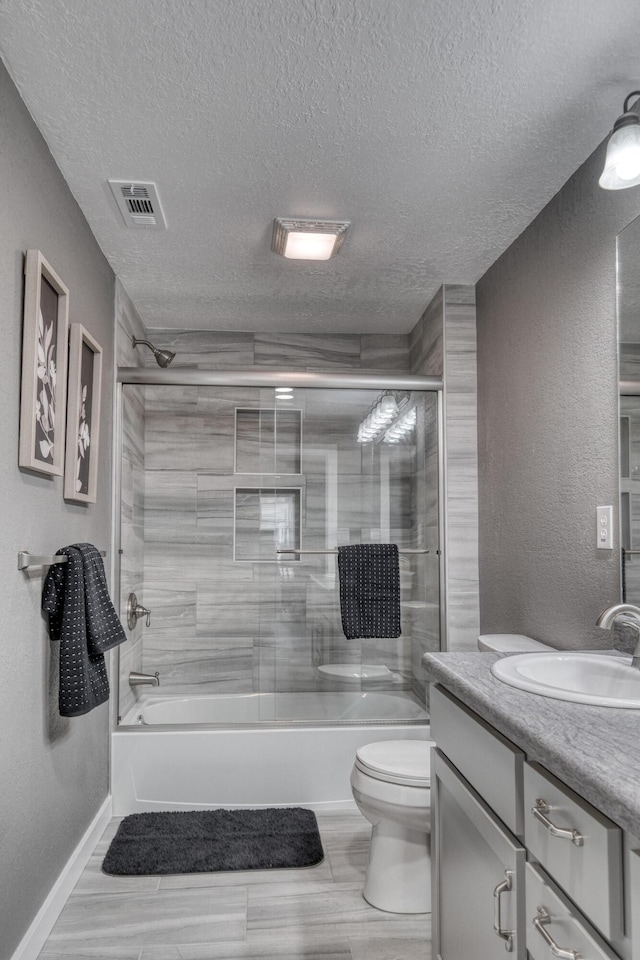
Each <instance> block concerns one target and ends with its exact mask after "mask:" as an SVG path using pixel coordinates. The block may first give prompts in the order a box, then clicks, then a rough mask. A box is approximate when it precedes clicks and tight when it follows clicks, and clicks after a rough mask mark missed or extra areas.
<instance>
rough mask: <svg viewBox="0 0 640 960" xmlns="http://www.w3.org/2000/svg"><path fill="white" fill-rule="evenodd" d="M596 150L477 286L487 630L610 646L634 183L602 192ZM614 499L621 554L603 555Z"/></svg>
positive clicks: (636, 204) (639, 202) (638, 209)
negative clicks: (602, 621) (623, 246)
mask: <svg viewBox="0 0 640 960" xmlns="http://www.w3.org/2000/svg"><path fill="white" fill-rule="evenodd" d="M603 162H604V147H603V146H601V147H600V148H598V150H596V151H595V153H594V154H593V155H592V156H591V157H590V158H589V159H588V160H587V162H586V163H585V164H584V165H583V166H582V167H580V169H579V170H578V171H577V172H576V173H575V174H574V176H573V177H572V178H571V179H570V180H569V181H568V182H567V183H566V185H565V186H564V187H563V188H562V190H561V191H560V192H559V193H558V194H557V195H556V196H555V197H554V198H553V200H551V202H550V203H549V204H548V205H547V206H546V207H545V209H544V210H543V211H542V212H541V213H540V215H539V216H538V217H537V218H536V220H534V221H533V223H532V224H531V225H530V226H529V227H528V228H527V229H526V230H525V231H524V233H523V234H522V235H521V236H520V237H518V239H517V240H516V241H515V242H514V243H513V244H512V245H511V247H509V249H508V250H507V251H506V252H505V253H504V254H503V255H502V257H500V259H499V260H498V261H497V262H496V263H495V264H494V265H493V267H491V269H490V270H489V271H488V272H487V273H486V274H485V276H484V277H483V278H482V280H481V281H480V282H479V284H478V287H477V318H478V421H479V461H480V571H481V580H480V614H481V627H482V631H483V632H484V633H491V632H494V631H495V632H503V631H507V632H511V631H513V632H517V633H524V634H528V635H530V636H532V637H535V638H536V639H540V640H543V641H545V642H548V643H550V644H552V645H554V646H556V647H563V648H564V647H566V648H580V647H605V646H610V637H609V636H608V635H607V634H605V633H603V632H602V631H601V630H599V629H598V628H597V627H595V626H594V623H595V620H596V617H597V615H598V613H599V612H600V611H601V610H602V608H603V607H604V606H605V605H606V604H608V603H611V602H613V601H616V600H618V599H619V597H620V577H619V551H618V546H619V538H618V531H617V506H616V505H617V503H618V470H617V420H618V393H617V356H616V235H617V234H618V233H619V231H620V230H622V229H623V228H624V227H625V226H626V225H627V224H628V223H629V222H630V221H631V220H633V219H634V218H635V217H636V216H637V215H638V214H640V190H639V189H638V188H635V189H630V190H625V191H619V192H608V191H605V190H601V189H600V187H599V186H598V182H597V181H598V177H599V175H600V172H601V170H602V165H603ZM600 504H613V505H614V513H615V515H616V539H615V546H616V549H615V550H614V551H605V550H596V548H595V528H596V524H595V510H596V506H597V505H600Z"/></svg>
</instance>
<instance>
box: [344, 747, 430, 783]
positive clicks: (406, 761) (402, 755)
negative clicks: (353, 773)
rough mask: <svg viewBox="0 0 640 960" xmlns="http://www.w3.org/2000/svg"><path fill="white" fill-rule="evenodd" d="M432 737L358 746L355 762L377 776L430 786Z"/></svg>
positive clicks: (392, 780)
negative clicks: (430, 738)
mask: <svg viewBox="0 0 640 960" xmlns="http://www.w3.org/2000/svg"><path fill="white" fill-rule="evenodd" d="M432 746H434V744H433V743H432V741H431V740H383V741H381V742H380V743H367V744H365V745H364V746H363V747H359V748H358V750H356V766H357V767H359V768H360V770H362V771H363V773H367V774H368V775H369V776H370V777H374V778H375V779H377V780H387V781H389V782H390V783H400V784H404V785H406V786H416V787H418V786H428V785H429V783H430V780H431V767H430V751H431V747H432Z"/></svg>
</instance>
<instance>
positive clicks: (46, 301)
mask: <svg viewBox="0 0 640 960" xmlns="http://www.w3.org/2000/svg"><path fill="white" fill-rule="evenodd" d="M24 272H25V288H24V324H23V332H22V381H21V389H20V444H19V450H18V465H19V466H21V467H27V468H28V469H29V470H35V471H37V472H38V473H45V474H49V475H51V476H58V477H59V476H62V471H63V466H64V440H65V427H64V424H65V407H66V399H67V390H66V387H67V342H68V336H69V291H68V289H67V287H66V286H65V285H64V283H63V282H62V280H61V279H60V277H59V276H58V274H57V273H56V272H55V270H54V269H53V267H51V265H50V264H49V263H47V261H46V260H45V258H44V257H43V256H42V254H41V253H40V251H39V250H28V251H27V256H26V259H25V268H24Z"/></svg>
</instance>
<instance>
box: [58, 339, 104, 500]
mask: <svg viewBox="0 0 640 960" xmlns="http://www.w3.org/2000/svg"><path fill="white" fill-rule="evenodd" d="M101 383H102V347H101V346H100V344H99V343H97V342H96V341H95V340H94V339H93V337H92V336H91V334H90V333H89V331H88V330H85V328H84V327H83V326H82V324H81V323H72V324H71V336H70V341H69V391H68V395H67V452H66V456H65V462H64V498H65V500H76V501H78V502H79V503H95V502H96V494H97V489H98V441H99V439H100V436H99V434H100V386H101Z"/></svg>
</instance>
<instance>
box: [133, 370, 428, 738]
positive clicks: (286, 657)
mask: <svg viewBox="0 0 640 960" xmlns="http://www.w3.org/2000/svg"><path fill="white" fill-rule="evenodd" d="M385 417H386V419H385ZM438 463H439V446H438V395H437V393H435V392H425V391H411V390H387V391H383V392H382V393H381V391H379V390H370V389H335V388H330V389H324V388H318V387H313V388H310V387H304V388H298V387H294V388H286V387H274V386H269V387H260V386H243V387H240V386H238V387H236V386H225V385H222V386H218V385H205V384H203V385H189V384H185V385H175V386H173V385H169V384H167V385H164V384H163V385H161V386H160V385H157V384H125V385H124V387H123V394H122V469H121V473H122V483H121V488H122V509H121V548H122V554H121V558H122V565H121V606H122V612H123V614H124V612H125V607H126V602H127V598H128V596H129V595H130V593H132V592H134V593H136V595H137V599H138V601H139V602H140V603H143V604H144V606H145V607H148V608H149V609H150V610H151V624H150V626H149V627H148V628H147V627H145V626H144V625H143V623H142V622H141V621H139V622H138V625H137V626H136V628H135V630H133V631H131V632H130V639H129V642H128V643H127V644H126V645H125V646H124V647H123V648H122V650H121V655H120V713H121V715H122V716H124V715H126V714H127V713H130V712H131V709H132V708H134V707H135V702H136V697H137V696H138V695H139V693H140V691H139V689H133V688H131V686H130V685H129V683H128V675H129V672H130V671H131V670H133V671H139V672H143V673H148V674H153V673H155V672H156V671H158V672H159V674H160V683H161V686H160V692H161V693H162V694H163V696H164V695H168V696H176V695H180V696H200V697H201V696H205V695H206V696H212V697H223V698H230V697H238V698H244V699H245V702H246V703H248V702H249V700H248V699H247V698H252V708H251V709H252V711H253V719H255V718H256V716H257V717H258V719H260V720H264V721H267V722H348V721H354V722H358V721H371V720H385V721H388V720H396V719H397V720H402V721H406V720H410V719H416V720H418V719H421V718H423V717H424V711H423V710H422V706H423V702H424V676H423V671H422V667H421V657H422V654H423V653H424V652H425V651H426V650H437V649H439V648H440V604H439V593H440V582H439V570H440V563H439V480H438ZM348 543H396V544H397V545H398V547H399V550H400V593H401V596H400V599H401V612H402V634H401V636H400V637H399V638H397V639H390V638H385V637H380V638H376V639H371V640H347V639H346V638H345V636H344V632H343V630H342V625H341V616H340V591H339V583H338V577H337V556H336V548H337V546H338V545H342V544H348ZM154 692H156V691H154ZM247 722H249V720H247Z"/></svg>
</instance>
